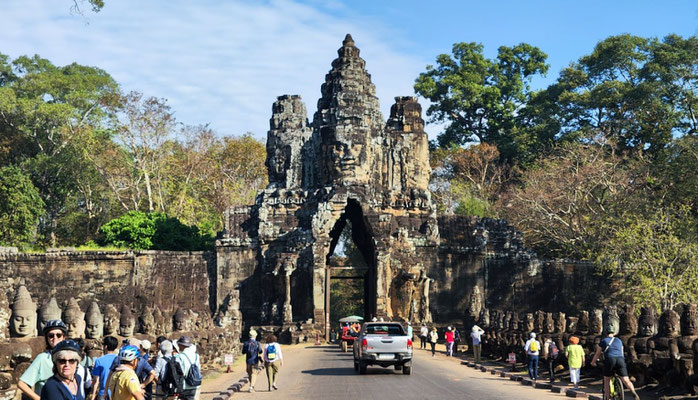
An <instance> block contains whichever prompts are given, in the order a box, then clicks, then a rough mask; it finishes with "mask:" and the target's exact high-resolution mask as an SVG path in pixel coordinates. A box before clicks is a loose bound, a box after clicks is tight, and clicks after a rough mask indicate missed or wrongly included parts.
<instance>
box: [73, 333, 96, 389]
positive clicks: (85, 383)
mask: <svg viewBox="0 0 698 400" xmlns="http://www.w3.org/2000/svg"><path fill="white" fill-rule="evenodd" d="M71 340H72V341H73V342H75V343H76V344H77V345H78V348H79V349H80V359H81V361H80V364H78V368H77V369H76V372H75V373H76V374H77V375H78V376H79V377H80V380H81V381H82V385H80V387H79V389H80V394H81V395H82V398H87V396H85V393H91V392H90V389H92V368H93V367H94V360H93V359H92V357H90V356H88V355H87V352H86V351H85V341H84V340H83V339H80V338H76V339H71ZM88 366H89V368H88Z"/></svg>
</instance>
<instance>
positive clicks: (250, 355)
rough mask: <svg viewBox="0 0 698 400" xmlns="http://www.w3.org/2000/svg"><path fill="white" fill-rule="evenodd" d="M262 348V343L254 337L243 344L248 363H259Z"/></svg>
mask: <svg viewBox="0 0 698 400" xmlns="http://www.w3.org/2000/svg"><path fill="white" fill-rule="evenodd" d="M260 348H261V344H260V343H259V342H258V341H256V340H254V339H250V340H248V341H246V342H245V344H244V345H242V352H243V353H245V356H246V358H247V364H248V365H254V364H257V362H258V360H259V350H260Z"/></svg>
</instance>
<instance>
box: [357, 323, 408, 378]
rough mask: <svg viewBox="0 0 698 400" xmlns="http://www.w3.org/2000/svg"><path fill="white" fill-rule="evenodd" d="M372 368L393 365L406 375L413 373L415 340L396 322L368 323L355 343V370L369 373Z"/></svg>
mask: <svg viewBox="0 0 698 400" xmlns="http://www.w3.org/2000/svg"><path fill="white" fill-rule="evenodd" d="M369 365H380V366H381V367H383V368H386V367H389V366H391V365H393V366H395V369H396V370H397V371H400V370H402V373H403V374H405V375H410V374H411V373H412V338H409V337H407V332H405V330H404V329H403V327H402V325H401V324H400V323H397V322H365V323H364V324H363V326H362V327H361V332H360V333H359V337H358V338H356V340H355V341H354V370H356V371H359V373H360V374H362V375H363V374H365V373H366V368H367V367H368V366H369Z"/></svg>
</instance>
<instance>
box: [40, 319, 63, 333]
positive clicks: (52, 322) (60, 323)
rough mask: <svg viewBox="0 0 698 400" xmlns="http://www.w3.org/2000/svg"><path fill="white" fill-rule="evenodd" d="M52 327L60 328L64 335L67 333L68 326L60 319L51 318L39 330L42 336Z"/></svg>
mask: <svg viewBox="0 0 698 400" xmlns="http://www.w3.org/2000/svg"><path fill="white" fill-rule="evenodd" d="M52 329H60V330H61V331H63V334H64V335H66V334H68V327H67V326H65V324H64V323H63V321H61V320H60V319H52V320H50V321H48V322H47V323H46V325H45V326H44V329H43V330H42V331H41V333H42V334H43V335H44V336H46V334H47V333H48V331H50V330H52Z"/></svg>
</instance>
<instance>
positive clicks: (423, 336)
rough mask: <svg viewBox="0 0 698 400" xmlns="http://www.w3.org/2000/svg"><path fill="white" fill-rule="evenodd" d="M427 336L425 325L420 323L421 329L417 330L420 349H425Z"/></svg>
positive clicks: (427, 329)
mask: <svg viewBox="0 0 698 400" xmlns="http://www.w3.org/2000/svg"><path fill="white" fill-rule="evenodd" d="M428 335H429V328H427V324H425V323H422V327H421V328H419V341H420V343H419V348H420V349H426V348H427V336H428Z"/></svg>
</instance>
